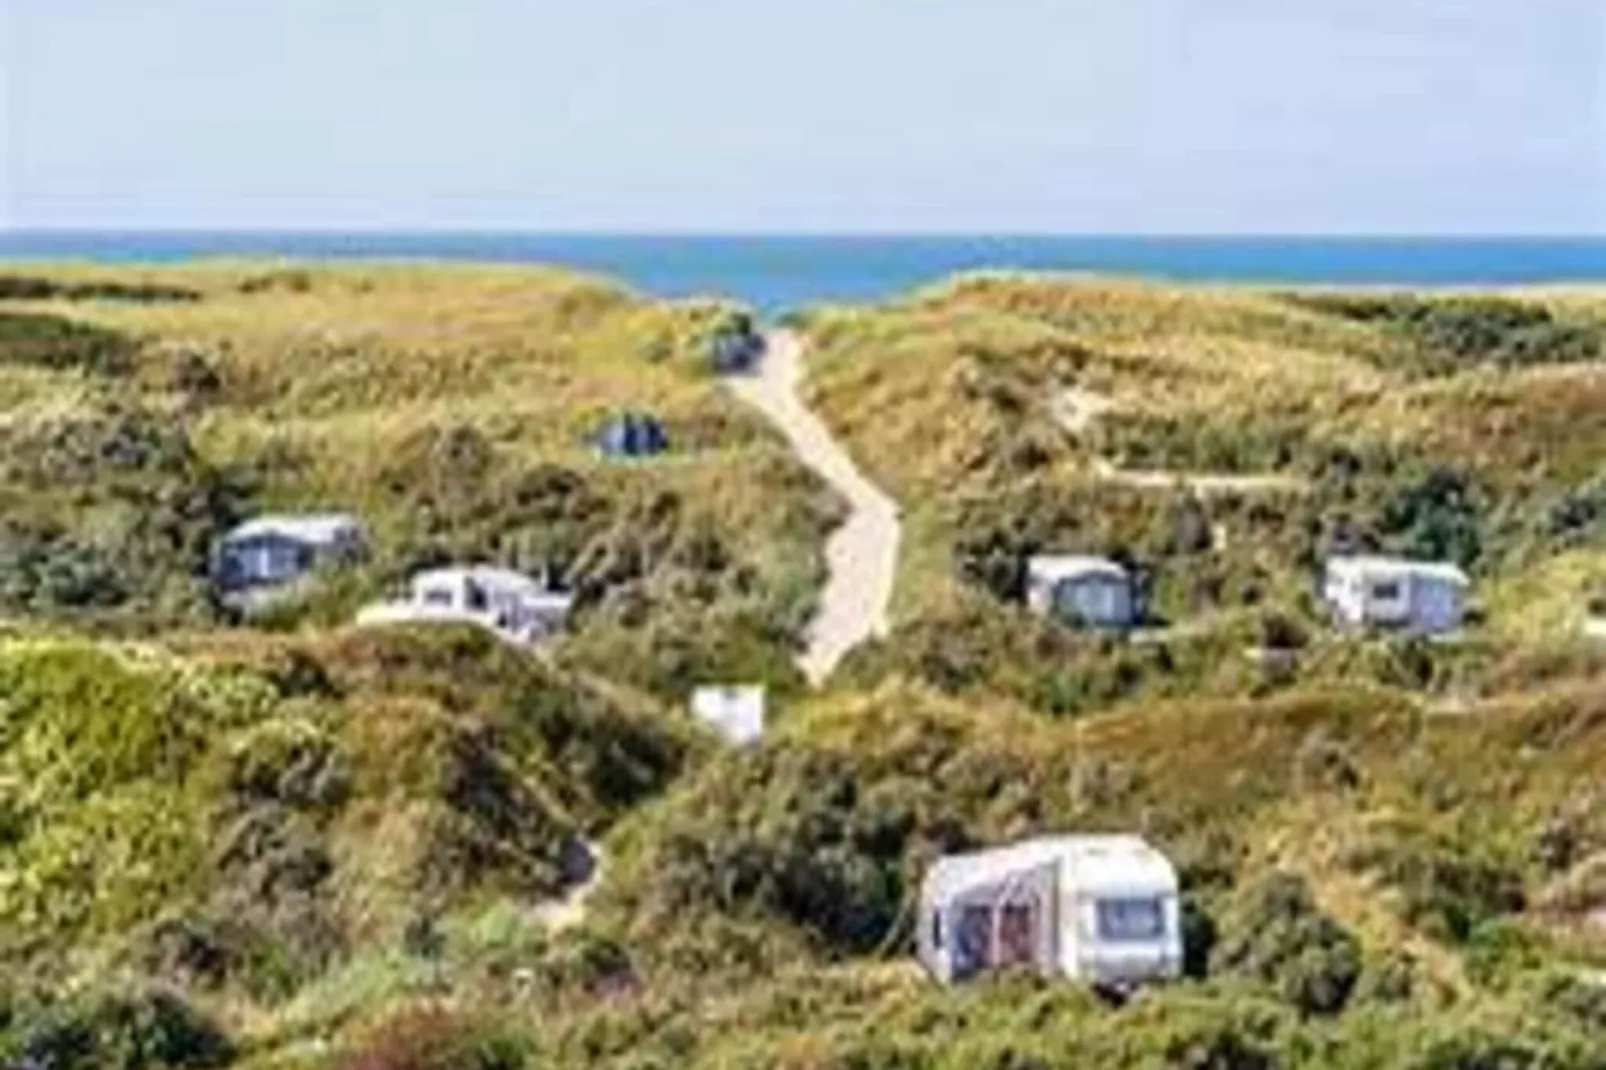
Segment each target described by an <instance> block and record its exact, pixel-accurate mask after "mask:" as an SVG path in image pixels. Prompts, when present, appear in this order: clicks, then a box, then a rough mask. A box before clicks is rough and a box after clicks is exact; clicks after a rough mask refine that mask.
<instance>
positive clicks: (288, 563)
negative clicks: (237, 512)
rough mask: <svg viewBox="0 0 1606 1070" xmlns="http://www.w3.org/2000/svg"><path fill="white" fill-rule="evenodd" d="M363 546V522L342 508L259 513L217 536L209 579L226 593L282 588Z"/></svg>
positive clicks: (349, 557) (352, 555)
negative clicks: (318, 510) (319, 511)
mask: <svg viewBox="0 0 1606 1070" xmlns="http://www.w3.org/2000/svg"><path fill="white" fill-rule="evenodd" d="M363 550H364V537H363V529H362V524H361V523H360V522H359V521H358V520H357V518H356V517H353V516H349V515H347V514H345V513H310V514H306V515H300V516H289V515H286V516H259V517H257V518H256V519H254V520H248V521H246V522H245V523H244V524H241V525H240V526H239V527H237V528H235V529H234V530H232V531H230V532H229V533H228V534H226V535H224V536H223V538H222V539H221V540H219V542H218V545H217V548H216V550H215V551H214V553H213V578H214V579H215V580H216V582H217V584H218V586H219V587H221V588H222V589H223V590H224V591H225V592H226V593H239V592H250V591H252V590H259V589H262V588H273V587H282V586H285V585H287V584H290V583H293V582H294V581H296V580H298V579H300V578H301V577H302V576H305V575H306V574H307V573H309V572H311V571H312V570H313V569H315V568H317V567H319V566H320V565H324V564H332V563H341V562H346V561H351V560H355V559H356V558H358V557H360V556H361V555H362V553H363Z"/></svg>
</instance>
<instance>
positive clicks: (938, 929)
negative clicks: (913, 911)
mask: <svg viewBox="0 0 1606 1070" xmlns="http://www.w3.org/2000/svg"><path fill="white" fill-rule="evenodd" d="M931 946H932V947H934V948H937V949H938V950H941V949H942V911H940V910H933V911H932V912H931Z"/></svg>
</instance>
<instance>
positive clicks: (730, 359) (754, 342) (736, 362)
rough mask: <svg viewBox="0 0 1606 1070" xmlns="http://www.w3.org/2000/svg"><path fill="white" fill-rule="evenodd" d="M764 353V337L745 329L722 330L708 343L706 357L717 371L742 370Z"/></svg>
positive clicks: (750, 365) (751, 364) (749, 366)
mask: <svg viewBox="0 0 1606 1070" xmlns="http://www.w3.org/2000/svg"><path fill="white" fill-rule="evenodd" d="M763 353H764V339H763V337H762V336H760V335H757V334H754V333H752V330H751V328H749V329H746V330H723V331H719V332H718V333H716V334H715V335H714V336H713V338H712V339H710V341H709V343H708V359H709V362H710V363H712V364H713V366H714V371H716V372H718V373H721V374H723V373H728V372H743V371H746V370H747V369H749V368H751V367H752V366H753V362H754V361H756V360H758V358H759V357H760V356H762V355H763Z"/></svg>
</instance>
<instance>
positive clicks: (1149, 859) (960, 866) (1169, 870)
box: [924, 834, 1177, 900]
mask: <svg viewBox="0 0 1606 1070" xmlns="http://www.w3.org/2000/svg"><path fill="white" fill-rule="evenodd" d="M1050 864H1054V865H1063V866H1064V867H1065V871H1066V878H1067V880H1069V881H1071V882H1073V883H1074V884H1076V885H1077V886H1079V887H1082V888H1086V889H1088V890H1093V891H1097V890H1101V889H1102V890H1106V891H1110V892H1122V891H1127V892H1130V891H1146V890H1154V891H1175V890H1176V887H1177V873H1176V869H1175V867H1173V866H1172V865H1171V863H1170V861H1169V860H1167V859H1166V857H1165V856H1164V855H1162V854H1161V853H1160V852H1159V851H1157V850H1155V849H1154V848H1153V847H1151V846H1150V845H1149V844H1148V842H1147V841H1145V840H1144V839H1142V838H1141V837H1139V836H1133V835H1125V834H1115V835H1102V834H1095V835H1080V836H1075V835H1072V836H1044V837H1040V838H1038V839H1034V840H1027V841H1025V842H1023V843H1018V844H1013V845H1011V846H1008V847H995V848H991V849H987V850H982V851H973V852H970V853H967V854H959V855H949V856H947V857H945V858H942V859H939V860H938V861H937V863H936V864H935V865H933V866H932V868H931V869H930V870H929V871H927V873H926V879H925V885H924V888H925V892H926V895H927V897H928V898H929V899H933V900H945V899H950V898H953V897H955V896H959V895H963V894H965V893H967V892H971V891H975V890H976V889H979V888H985V887H989V886H991V885H995V884H998V883H1000V882H1002V881H1006V880H1008V879H1009V878H1010V877H1011V876H1013V875H1015V874H1018V873H1021V872H1023V871H1026V870H1032V869H1038V868H1040V867H1042V866H1044V865H1050Z"/></svg>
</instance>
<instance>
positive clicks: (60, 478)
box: [0, 405, 255, 623]
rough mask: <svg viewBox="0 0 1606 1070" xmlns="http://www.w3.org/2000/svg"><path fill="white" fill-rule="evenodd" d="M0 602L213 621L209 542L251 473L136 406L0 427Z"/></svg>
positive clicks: (60, 612)
mask: <svg viewBox="0 0 1606 1070" xmlns="http://www.w3.org/2000/svg"><path fill="white" fill-rule="evenodd" d="M0 451H3V452H0V485H3V488H4V489H3V490H0V502H3V503H4V505H5V508H6V511H7V514H8V515H7V516H6V518H5V519H4V520H3V521H0V563H3V565H0V577H3V578H0V609H4V610H7V611H10V612H12V613H28V614H37V615H40V616H46V617H50V616H74V617H77V618H79V619H82V620H86V621H93V620H95V619H97V618H106V617H115V618H118V619H121V620H125V621H130V622H143V623H160V622H167V623H171V622H174V621H183V620H188V621H205V620H209V619H213V618H214V616H215V613H216V607H215V606H214V605H213V603H212V592H211V589H210V585H209V583H208V574H209V564H210V555H211V551H212V546H213V544H214V542H215V540H216V539H217V538H218V537H219V536H220V535H221V534H222V532H223V531H225V530H227V529H228V528H229V527H231V526H232V525H234V524H235V523H237V522H239V520H241V519H242V518H243V517H244V516H245V515H246V513H247V512H248V510H249V506H250V503H251V500H252V496H253V493H254V486H255V480H254V477H252V476H251V475H249V474H248V473H244V472H240V471H236V470H228V469H220V468H217V467H214V466H212V465H210V464H208V463H207V462H206V461H205V460H204V459H203V458H202V457H201V456H200V455H199V454H198V453H197V451H196V450H195V449H194V447H193V446H192V444H191V442H190V438H189V435H188V433H187V432H186V430H185V429H184V427H183V426H182V425H180V424H175V423H174V422H173V421H172V420H170V419H166V418H164V417H163V416H161V415H160V414H158V413H156V412H153V411H151V410H147V409H143V408H139V407H137V406H124V405H111V406H108V407H106V408H104V409H101V410H98V411H90V412H85V413H81V414H78V415H75V416H71V417H67V418H61V419H53V420H46V421H42V422H40V423H37V424H12V425H9V426H6V427H3V428H0Z"/></svg>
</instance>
